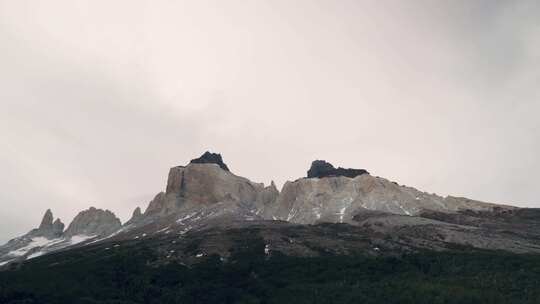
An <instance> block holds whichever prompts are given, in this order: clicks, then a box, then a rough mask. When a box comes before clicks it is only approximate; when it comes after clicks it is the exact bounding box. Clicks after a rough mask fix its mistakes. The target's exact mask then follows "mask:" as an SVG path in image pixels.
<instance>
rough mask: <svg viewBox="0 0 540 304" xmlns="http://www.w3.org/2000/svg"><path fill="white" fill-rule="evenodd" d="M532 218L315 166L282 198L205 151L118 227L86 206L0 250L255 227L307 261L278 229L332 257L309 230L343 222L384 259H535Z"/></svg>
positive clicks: (13, 253) (22, 252) (42, 249)
mask: <svg viewBox="0 0 540 304" xmlns="http://www.w3.org/2000/svg"><path fill="white" fill-rule="evenodd" d="M538 219H539V217H538V216H537V210H534V209H521V208H517V207H512V206H506V205H497V204H490V203H484V202H479V201H474V200H470V199H466V198H458V197H452V196H448V197H441V196H438V195H436V194H429V193H426V192H422V191H419V190H417V189H414V188H411V187H406V186H401V185H398V184H397V183H395V182H391V181H389V180H387V179H384V178H381V177H376V176H372V175H371V174H370V173H369V172H368V171H367V170H365V169H344V168H341V167H339V168H335V167H334V166H333V165H332V164H330V163H328V162H326V161H322V160H316V161H314V162H313V163H312V165H311V167H310V168H309V170H308V171H307V176H306V177H303V178H300V179H297V180H295V181H288V182H286V183H285V184H284V186H283V189H282V191H281V192H280V191H278V189H277V188H276V186H275V184H274V183H273V182H272V183H271V184H270V185H269V186H265V185H264V184H262V183H254V182H252V181H250V180H248V179H247V178H244V177H240V176H237V175H235V174H234V173H232V172H231V171H230V169H229V167H228V166H227V165H226V164H225V163H224V161H223V158H222V156H221V155H220V154H215V153H210V152H205V153H204V154H203V155H202V156H201V157H199V158H196V159H193V160H191V161H190V162H189V163H188V164H187V165H185V166H176V167H173V168H171V169H170V171H169V174H168V179H167V183H166V187H165V191H164V192H160V193H158V194H157V195H156V196H155V197H154V199H153V200H152V201H150V202H149V204H148V206H147V208H146V210H145V211H144V212H142V211H141V209H140V207H137V208H135V210H134V212H133V216H132V218H131V219H130V220H129V221H128V222H126V223H125V224H124V225H121V223H120V220H119V219H118V218H116V216H115V215H114V214H113V213H112V212H110V211H108V210H99V209H96V208H93V207H91V208H90V209H88V210H85V211H82V212H80V213H79V214H78V215H77V216H76V217H75V218H74V219H73V221H72V222H71V223H70V225H69V226H68V228H67V229H66V230H65V231H63V228H64V225H63V224H62V222H61V221H60V220H59V219H57V220H56V221H55V222H54V223H53V216H52V212H51V211H50V210H47V212H46V213H45V215H44V217H43V220H42V222H41V224H40V225H39V228H37V229H34V230H32V231H30V232H29V233H28V234H26V235H24V236H22V237H18V238H15V239H13V240H11V241H9V242H8V243H7V244H6V245H4V246H2V247H0V263H1V264H4V265H5V264H7V263H8V262H16V261H21V260H24V259H28V258H33V257H36V256H39V255H43V254H45V253H49V252H53V251H56V250H60V249H66V248H69V247H71V246H73V245H79V246H80V245H81V244H86V243H91V242H106V241H107V242H110V241H126V240H133V239H137V238H144V237H149V236H151V235H152V236H157V235H163V236H166V237H169V236H172V235H184V234H186V233H188V232H197V233H201V234H203V233H208V231H212V229H214V230H215V229H218V230H219V229H221V230H224V231H226V230H227V229H231V227H235V228H243V227H253V226H256V227H259V228H258V229H261V230H264V231H265V234H268V235H274V236H272V237H269V238H270V239H275V240H273V241H272V243H273V244H272V247H273V250H274V251H275V250H278V249H277V248H279V250H280V251H281V252H289V253H291V254H297V255H302V254H306V253H307V252H312V253H310V254H314V253H313V249H312V248H310V245H306V244H304V245H300V243H295V244H294V245H291V244H292V243H289V242H282V241H276V240H279V239H287V237H286V236H284V235H283V234H284V232H283V231H289V230H291V229H292V230H294V229H301V230H305V231H309V233H308V234H310V235H311V236H309V237H307V236H306V237H305V238H306V239H317V242H318V245H321V244H322V245H324V246H326V247H328V248H327V250H330V251H332V250H334V247H332V246H333V245H332V244H334V241H335V238H336V236H334V235H330V236H329V238H328V239H325V237H324V236H320V235H318V234H319V232H320V231H319V229H320V228H318V226H317V225H319V224H323V223H342V224H346V225H347V226H345V227H347V229H350V230H351V231H354V234H356V235H362V236H369V238H370V239H371V241H372V242H374V243H377V244H379V245H377V247H379V248H380V247H385V246H387V247H389V248H394V249H395V250H390V252H394V251H396V252H399V251H400V250H406V251H408V250H412V251H414V250H420V249H436V250H441V249H445V248H450V247H452V246H455V245H465V246H472V247H476V248H483V249H497V250H507V251H511V252H520V253H523V252H539V251H540V242H539V241H538V239H539V237H540V229H538V228H539V227H540V226H539V221H538ZM298 225H300V226H298ZM314 225H315V226H314ZM299 227H300V228H299ZM224 233H225V232H224ZM351 233H352V232H351ZM278 236H279V237H278ZM321 237H322V239H321ZM220 238H227V235H223V236H220ZM338 238H339V237H338ZM400 238H401V239H408V241H407V242H403V241H398V240H399V239H400ZM222 241H223V240H222ZM207 242H210V243H211V242H213V241H212V237H208V238H206V239H204V240H203V241H202V242H201V244H200V245H201V246H206V245H205V244H206V243H207ZM223 242H224V243H227V242H225V241H223ZM325 244H326V245H325ZM350 244H353V243H350ZM221 247H223V246H221ZM221 247H220V248H217V249H216V250H213V253H216V254H219V255H223V256H226V255H227V251H228V250H230V249H231V248H221ZM360 247H361V248H364V247H365V246H363V245H362V246H360ZM214 251H215V252H214ZM378 254H382V253H381V252H379V253H378Z"/></svg>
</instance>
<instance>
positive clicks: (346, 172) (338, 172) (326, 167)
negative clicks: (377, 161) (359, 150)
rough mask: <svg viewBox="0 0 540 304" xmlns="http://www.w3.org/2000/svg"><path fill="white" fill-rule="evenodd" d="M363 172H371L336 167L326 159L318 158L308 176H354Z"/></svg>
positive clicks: (312, 164)
mask: <svg viewBox="0 0 540 304" xmlns="http://www.w3.org/2000/svg"><path fill="white" fill-rule="evenodd" d="M362 174H369V172H367V171H366V170H364V169H345V168H341V167H339V168H337V169H336V168H335V167H334V166H333V165H332V164H331V163H329V162H326V161H324V160H316V161H313V162H312V163H311V168H309V170H308V172H307V177H308V178H323V177H332V176H345V177H350V178H354V177H357V176H359V175H362Z"/></svg>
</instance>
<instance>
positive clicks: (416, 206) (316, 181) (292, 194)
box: [274, 174, 511, 224]
mask: <svg viewBox="0 0 540 304" xmlns="http://www.w3.org/2000/svg"><path fill="white" fill-rule="evenodd" d="M497 206H499V207H504V208H511V207H509V206H501V205H495V204H488V203H483V202H478V201H472V200H468V199H464V198H455V197H446V198H444V197H441V196H438V195H435V194H428V193H425V192H421V191H418V190H416V189H414V188H410V187H405V186H399V185H397V184H395V183H393V182H390V181H388V180H386V179H384V178H378V177H373V176H371V175H369V174H362V175H359V176H356V177H355V178H348V177H344V176H337V177H327V178H306V179H300V180H297V181H294V182H287V183H286V184H285V185H284V187H283V189H282V192H281V194H280V195H279V197H278V199H277V202H276V205H275V208H276V209H275V211H274V214H275V216H276V217H277V218H278V219H281V220H286V221H291V222H294V223H301V224H312V223H316V222H337V223H340V222H350V220H351V219H352V217H353V216H355V215H356V214H358V213H361V212H363V211H364V210H374V211H382V212H387V213H392V214H398V215H417V214H419V213H420V212H422V211H424V210H434V211H440V212H456V211H458V210H464V209H470V210H485V211H488V210H493V208H495V207H497Z"/></svg>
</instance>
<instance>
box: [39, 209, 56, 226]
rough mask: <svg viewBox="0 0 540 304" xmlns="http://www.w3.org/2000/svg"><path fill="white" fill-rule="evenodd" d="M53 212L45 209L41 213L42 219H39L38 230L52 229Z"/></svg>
mask: <svg viewBox="0 0 540 304" xmlns="http://www.w3.org/2000/svg"><path fill="white" fill-rule="evenodd" d="M53 219H54V218H53V214H52V211H51V209H47V211H45V214H44V215H43V219H42V220H41V224H39V228H38V229H39V230H41V231H45V230H52V228H53Z"/></svg>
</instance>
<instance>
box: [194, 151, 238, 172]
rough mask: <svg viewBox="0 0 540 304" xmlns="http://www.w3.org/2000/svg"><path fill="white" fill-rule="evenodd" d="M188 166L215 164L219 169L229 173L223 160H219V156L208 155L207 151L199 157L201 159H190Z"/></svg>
mask: <svg viewBox="0 0 540 304" xmlns="http://www.w3.org/2000/svg"><path fill="white" fill-rule="evenodd" d="M190 164H216V165H218V166H219V167H220V168H221V169H223V170H225V171H230V170H229V168H228V167H227V165H226V164H225V163H224V162H223V158H221V154H218V153H210V152H208V151H206V152H204V154H203V155H201V157H199V158H195V159H192V160H191V161H190Z"/></svg>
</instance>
